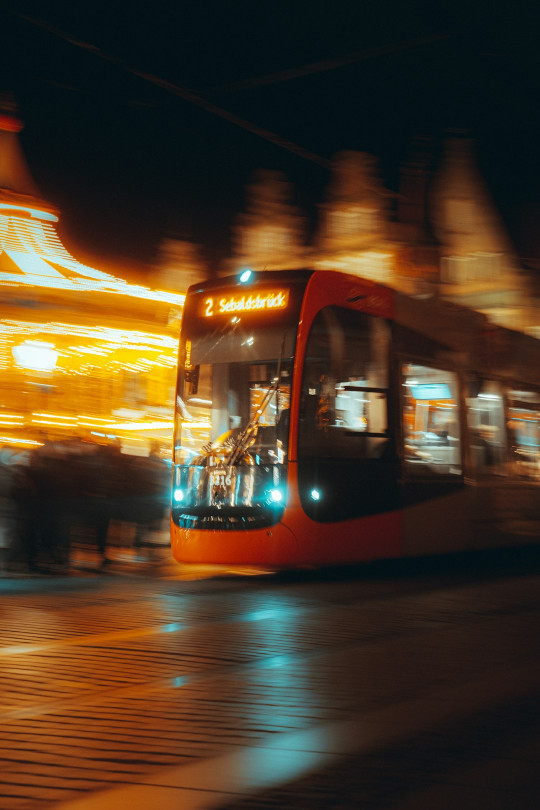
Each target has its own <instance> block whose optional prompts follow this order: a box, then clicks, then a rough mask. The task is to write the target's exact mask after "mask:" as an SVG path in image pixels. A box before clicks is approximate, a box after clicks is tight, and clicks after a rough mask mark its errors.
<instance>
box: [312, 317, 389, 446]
mask: <svg viewBox="0 0 540 810" xmlns="http://www.w3.org/2000/svg"><path fill="white" fill-rule="evenodd" d="M388 346H389V327H388V324H387V323H386V321H384V320H383V319H381V318H377V317H374V316H372V315H367V314H365V313H362V312H355V311H354V310H348V309H344V308H341V307H325V308H324V309H323V310H321V311H320V312H319V313H318V314H317V316H316V318H315V320H314V323H313V326H312V328H311V331H310V335H309V338H308V343H307V347H306V358H305V363H304V370H303V376H302V398H301V406H300V423H299V439H298V450H299V454H300V456H301V457H304V458H308V457H314V456H316V457H317V458H328V459H331V458H341V459H346V458H349V459H360V458H363V459H384V458H386V457H387V456H388V455H389V451H390V439H389V434H388V412H387V411H388V409H387V399H388V391H387V389H388Z"/></svg>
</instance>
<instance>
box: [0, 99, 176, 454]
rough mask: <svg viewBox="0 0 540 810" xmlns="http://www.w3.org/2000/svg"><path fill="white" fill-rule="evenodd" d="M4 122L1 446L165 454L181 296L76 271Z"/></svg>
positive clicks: (0, 152)
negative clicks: (154, 447)
mask: <svg viewBox="0 0 540 810" xmlns="http://www.w3.org/2000/svg"><path fill="white" fill-rule="evenodd" d="M20 129H21V125H20V123H19V122H18V120H17V119H16V117H15V115H14V114H13V111H12V110H9V111H7V112H4V113H2V114H0V300H1V307H2V319H1V321H0V369H1V374H0V389H1V397H0V444H1V445H3V446H10V445H13V446H20V447H25V446H26V447H32V446H34V445H35V444H39V443H42V442H43V441H44V439H46V438H51V439H59V438H67V437H79V438H81V437H88V438H94V439H95V440H98V441H99V440H106V438H107V437H109V438H113V437H114V438H119V439H120V440H121V442H122V444H123V445H124V447H125V449H126V450H128V451H130V452H140V453H144V452H145V449H146V447H147V444H148V441H149V440H150V438H156V439H158V440H159V441H160V443H161V444H162V446H163V447H167V448H168V447H169V446H170V443H171V437H172V408H173V400H174V381H175V367H176V354H177V344H178V322H179V316H180V313H181V310H182V306H183V300H184V296H183V294H181V293H179V292H174V293H173V292H168V291H164V290H155V289H151V288H150V287H146V286H144V285H140V284H131V283H128V282H127V281H124V280H122V279H120V278H117V277H116V276H114V275H111V274H108V273H105V272H103V271H101V270H97V269H94V268H92V267H89V266H87V265H84V264H81V263H80V262H78V261H77V260H76V259H75V258H74V257H73V256H72V255H71V254H70V253H69V252H68V251H67V250H66V249H65V247H64V246H63V245H62V243H61V241H60V239H59V237H58V234H57V232H56V228H55V225H56V222H57V221H58V212H57V211H56V210H55V209H54V208H53V207H52V206H51V205H50V204H48V203H46V202H44V201H43V200H41V199H40V197H39V192H38V191H37V189H36V188H35V186H34V183H33V181H32V178H31V177H30V174H29V172H28V169H27V167H26V164H25V161H24V158H23V156H22V153H21V150H20V146H19V143H18V136H17V133H18V131H19V130H20Z"/></svg>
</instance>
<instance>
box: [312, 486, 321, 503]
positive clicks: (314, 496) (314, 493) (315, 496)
mask: <svg viewBox="0 0 540 810" xmlns="http://www.w3.org/2000/svg"><path fill="white" fill-rule="evenodd" d="M309 494H310V496H311V500H313V501H318V500H320V498H321V493H320V491H319V490H318V489H312V490H311V492H310V493H309Z"/></svg>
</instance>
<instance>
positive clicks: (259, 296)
mask: <svg viewBox="0 0 540 810" xmlns="http://www.w3.org/2000/svg"><path fill="white" fill-rule="evenodd" d="M288 303H289V290H270V291H259V292H255V293H244V294H243V295H225V296H223V297H217V296H216V297H213V296H211V297H209V298H205V299H204V302H203V315H204V317H205V318H213V317H214V316H215V315H227V314H230V315H236V314H238V313H239V312H268V311H270V310H275V309H285V308H286V307H287V306H288Z"/></svg>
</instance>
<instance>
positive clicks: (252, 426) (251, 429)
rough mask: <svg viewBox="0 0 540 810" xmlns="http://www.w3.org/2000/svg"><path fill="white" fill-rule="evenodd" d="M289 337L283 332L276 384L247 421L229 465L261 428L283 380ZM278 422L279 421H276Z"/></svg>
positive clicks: (238, 456) (230, 464)
mask: <svg viewBox="0 0 540 810" xmlns="http://www.w3.org/2000/svg"><path fill="white" fill-rule="evenodd" d="M286 337H287V332H286V331H285V332H284V333H283V339H282V341H281V350H280V353H279V359H278V365H277V374H276V379H275V381H274V384H273V385H272V386H271V387H270V388H269V389H268V390H267V392H266V394H265V395H264V397H263V401H262V402H261V404H260V405H259V407H258V408H257V410H256V411H255V413H254V414H253V416H252V417H251V419H250V420H249V422H248V423H247V425H246V427H245V428H244V430H243V431H241V433H240V434H239V435H238V437H237V439H236V442H235V444H234V447H233V451H232V453H231V455H230V458H229V461H228V463H227V466H228V467H233V466H234V465H235V464H236V462H237V461H238V459H239V458H240V457H241V456H242V455H243V454H244V452H245V451H246V450H247V448H248V447H249V443H250V441H251V439H252V437H253V435H254V434H256V433H257V430H258V428H259V422H260V419H261V416H262V415H263V413H264V412H265V410H266V408H267V407H268V405H269V403H270V400H271V399H272V397H273V395H274V394H275V393H276V391H277V390H278V388H279V383H280V380H281V364H282V362H283V352H284V349H285V338H286ZM276 424H277V422H276Z"/></svg>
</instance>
